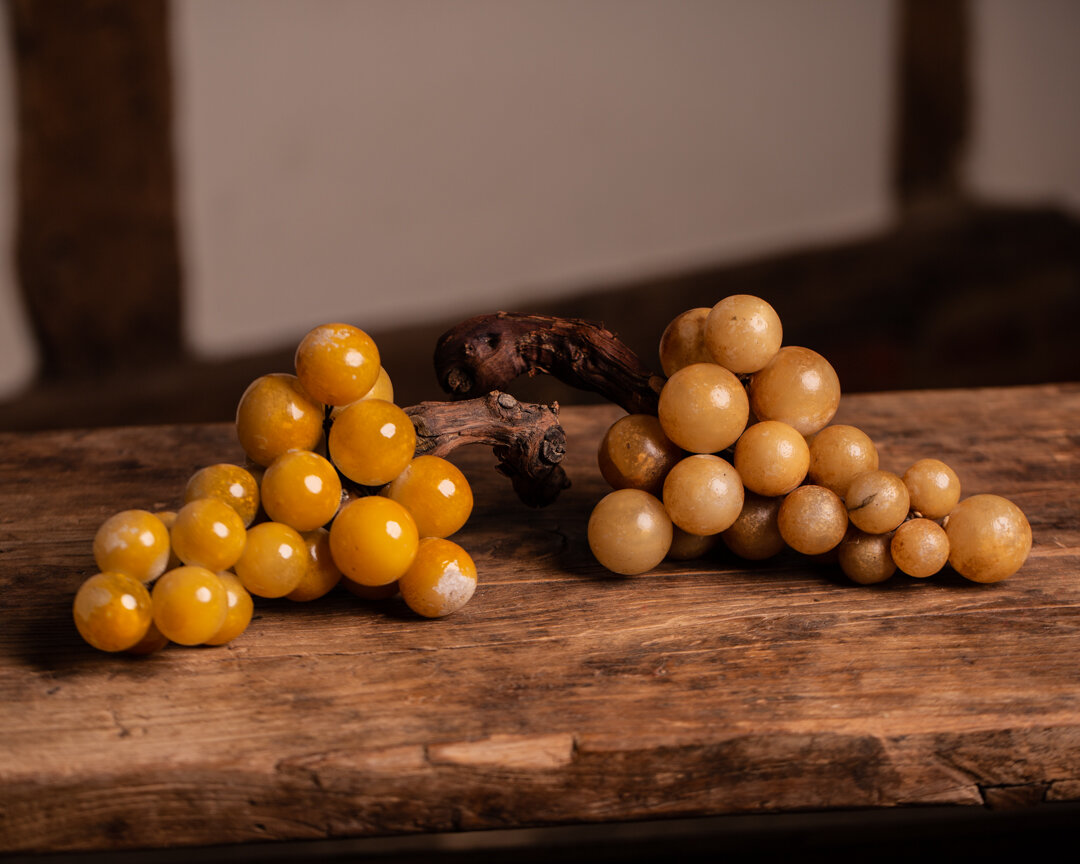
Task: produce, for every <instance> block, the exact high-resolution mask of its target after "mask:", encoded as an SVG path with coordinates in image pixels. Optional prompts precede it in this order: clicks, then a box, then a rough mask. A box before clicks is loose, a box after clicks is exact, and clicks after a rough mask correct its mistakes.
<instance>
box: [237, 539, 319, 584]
mask: <svg viewBox="0 0 1080 864" xmlns="http://www.w3.org/2000/svg"><path fill="white" fill-rule="evenodd" d="M307 557H308V551H307V546H306V545H305V544H304V538H303V537H301V536H300V533H299V532H298V531H297V530H296V529H295V528H291V527H289V526H288V525H285V524H284V523H282V522H260V523H259V524H258V525H253V526H252V527H251V528H249V529H248V537H247V544H246V545H245V546H244V553H243V554H242V555H241V556H240V559H239V560H238V561H237V562H236V575H237V576H238V577H240V581H241V582H242V583H243V585H244V587H245V588H247V590H248V591H250V592H251V593H252V594H254V595H255V596H256V597H284V596H285V595H286V594H288V593H289V592H290V591H292V590H294V589H295V588H296V586H297V585H299V584H300V580H301V579H303V578H304V570H305V568H306V567H307Z"/></svg>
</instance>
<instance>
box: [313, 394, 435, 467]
mask: <svg viewBox="0 0 1080 864" xmlns="http://www.w3.org/2000/svg"><path fill="white" fill-rule="evenodd" d="M329 447H330V460H331V461H332V462H333V463H334V464H335V465H336V466H337V468H338V470H339V471H340V472H341V473H342V474H344V475H345V476H346V477H348V478H349V479H350V480H352V481H353V482H355V483H359V484H361V485H362V486H382V485H383V484H384V483H389V482H390V481H391V480H393V479H394V478H395V477H397V476H398V474H400V473H401V472H402V471H404V470H405V466H406V465H408V464H409V463H410V462H411V461H412V458H413V453H414V451H415V450H416V430H415V429H414V428H413V425H412V421H411V420H410V419H409V415H407V414H406V413H405V412H404V411H403V410H402V409H401V408H399V407H398V406H397V405H395V404H394V403H393V402H386V401H384V400H382V399H364V400H363V401H361V402H356V403H355V404H353V405H350V406H349V407H348V408H346V409H345V410H344V411H342V412H341V413H340V414H338V416H337V419H336V420H335V421H334V425H333V426H331V427H330V439H329Z"/></svg>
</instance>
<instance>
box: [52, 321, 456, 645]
mask: <svg viewBox="0 0 1080 864" xmlns="http://www.w3.org/2000/svg"><path fill="white" fill-rule="evenodd" d="M295 365H296V370H295V373H296V374H285V373H274V374H269V375H264V376H262V377H260V378H258V379H256V380H255V381H253V382H252V383H251V384H250V386H249V387H248V388H247V390H246V391H245V392H244V394H243V396H242V397H241V399H240V403H239V406H238V407H237V412H236V433H237V437H238V438H239V441H240V445H241V447H242V448H243V450H244V452H245V453H246V454H247V457H248V460H249V461H248V463H247V464H246V465H244V466H240V465H234V464H227V463H221V464H216V465H210V466H207V467H205V468H202V469H200V470H199V471H197V472H195V474H193V475H192V476H191V478H190V479H189V481H188V483H187V485H186V487H185V489H184V494H183V505H182V506H181V507H179V509H178V510H175V511H160V512H150V511H148V510H141V509H131V510H124V511H121V512H119V513H116V514H115V515H113V516H111V517H109V518H108V519H107V520H105V522H104V523H103V524H102V525H101V527H100V528H99V529H98V531H97V533H96V535H95V537H94V543H93V553H94V560H95V562H96V565H97V567H98V569H99V571H100V572H98V573H96V574H95V575H93V576H91V577H90V578H88V579H87V580H86V581H85V582H84V583H83V584H82V586H81V587H80V588H79V590H78V592H77V594H76V596H75V601H74V610H73V611H74V618H75V624H76V627H77V628H78V630H79V633H80V634H81V635H82V637H83V638H84V639H85V640H86V641H87V642H88V643H89V644H90V645H92V646H94V647H95V648H99V649H101V650H103V651H110V652H117V651H128V652H131V653H135V654H149V653H151V652H153V651H155V650H157V649H159V648H162V647H164V646H165V645H167V644H168V643H170V642H174V643H177V644H180V645H223V644H225V643H227V642H230V641H232V640H233V639H235V638H236V637H237V636H239V635H240V634H241V633H243V632H244V631H245V630H246V629H247V627H248V624H249V623H250V621H251V619H252V615H253V611H254V600H253V597H263V598H278V597H285V598H288V599H289V600H295V601H298V602H304V601H310V600H315V599H317V598H319V597H322V596H324V595H326V594H327V593H329V592H330V591H331V590H332V589H334V588H335V587H336V586H338V585H339V583H340V584H341V585H343V586H344V587H345V588H347V589H348V590H349V591H350V592H352V593H353V594H355V595H357V596H360V597H362V598H367V599H382V598H388V597H392V596H395V595H397V594H398V593H400V594H401V597H402V598H403V600H404V601H405V603H406V604H407V605H408V606H409V607H410V608H411V609H412V610H413V611H414V612H416V613H417V614H419V615H421V616H423V617H427V618H438V617H443V616H445V615H449V614H451V613H452V612H455V611H457V610H458V609H460V608H461V607H462V606H464V605H465V604H466V603H467V602H468V601H469V599H470V598H471V597H472V595H473V592H474V591H475V589H476V582H477V574H476V565H475V563H474V562H473V560H472V558H471V557H470V555H469V554H468V553H467V552H466V551H465V550H464V549H463V548H462V547H461V546H459V545H458V544H457V543H455V542H453V541H451V540H449V539H447V538H448V537H450V536H451V535H452V534H454V533H455V532H456V531H458V530H459V529H460V528H461V527H462V526H463V525H464V524H465V522H466V521H467V520H468V518H469V515H470V514H471V512H472V507H473V495H472V489H471V487H470V485H469V482H468V480H467V479H466V478H465V476H464V475H463V474H462V472H461V471H460V469H458V468H457V467H456V466H455V465H454V464H453V463H451V462H449V461H447V460H446V459H443V458H441V457H438V456H434V455H420V456H416V455H415V449H416V431H415V429H414V427H413V424H412V421H411V420H410V419H409V417H408V415H407V414H406V413H405V411H404V410H403V409H402V408H400V407H398V406H397V405H396V404H394V401H393V385H392V382H391V380H390V377H389V375H388V374H387V372H386V370H384V369H383V368H382V366H381V363H380V357H379V352H378V348H377V346H376V344H375V342H374V340H373V339H372V338H371V337H370V336H369V335H368V334H367V333H365V332H364V331H363V330H360V329H359V328H357V327H354V326H352V325H349V324H341V323H333V324H325V325H321V326H319V327H316V328H314V329H313V330H311V331H310V332H309V333H308V334H307V335H306V336H304V338H303V340H301V342H300V344H299V346H298V348H297V350H296V358H295ZM327 430H329V431H328V432H327Z"/></svg>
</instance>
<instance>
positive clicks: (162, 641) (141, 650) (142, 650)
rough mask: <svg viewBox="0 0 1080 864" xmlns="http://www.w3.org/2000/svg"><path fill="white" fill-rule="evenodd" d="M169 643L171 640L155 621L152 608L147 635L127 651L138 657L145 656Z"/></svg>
mask: <svg viewBox="0 0 1080 864" xmlns="http://www.w3.org/2000/svg"><path fill="white" fill-rule="evenodd" d="M168 644H169V640H168V639H166V638H165V634H164V633H162V632H161V631H160V630H158V628H157V624H155V623H154V619H153V610H151V617H150V626H149V627H148V628H147V630H146V635H145V636H143V638H142V639H140V640H139V641H138V642H136V643H135V644H134V645H132V646H131V647H130V648H128V649H126V651H127V653H128V654H134V655H135V656H136V657H145V656H146V655H147V654H153V653H154V652H155V651H160V650H161V649H162V648H164V647H165V646H166V645H168Z"/></svg>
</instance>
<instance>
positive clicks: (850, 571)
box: [837, 528, 896, 585]
mask: <svg viewBox="0 0 1080 864" xmlns="http://www.w3.org/2000/svg"><path fill="white" fill-rule="evenodd" d="M889 543H890V537H889V535H888V534H867V533H865V532H863V531H860V530H859V529H858V528H852V529H851V530H850V531H848V532H847V535H846V536H845V537H844V539H843V541H842V542H841V543H840V545H839V546H838V547H837V558H838V560H839V562H840V569H841V570H843V571H844V575H845V576H847V577H848V579H850V580H851V581H852V582H857V583H858V584H859V585H876V584H877V583H878V582H884V581H885V580H886V579H888V578H889V577H890V576H892V575H893V573H895V572H896V564H895V563H893V559H892V554H891V553H890V551H889Z"/></svg>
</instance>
